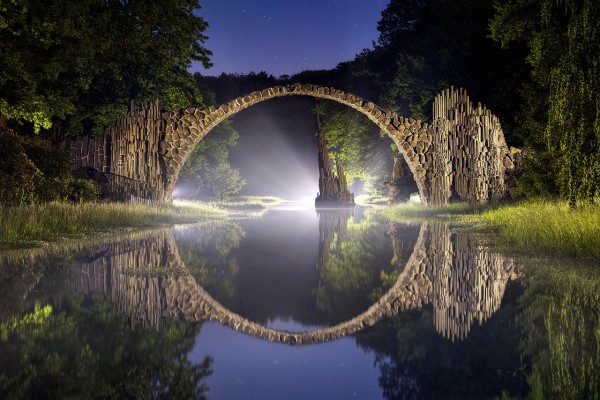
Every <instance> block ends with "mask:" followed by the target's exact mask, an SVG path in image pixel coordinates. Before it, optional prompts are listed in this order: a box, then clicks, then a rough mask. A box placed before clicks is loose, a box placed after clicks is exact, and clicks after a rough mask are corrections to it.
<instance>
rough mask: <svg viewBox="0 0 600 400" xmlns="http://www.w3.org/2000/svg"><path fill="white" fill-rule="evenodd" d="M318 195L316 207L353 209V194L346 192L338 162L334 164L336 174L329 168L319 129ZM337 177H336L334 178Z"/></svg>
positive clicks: (329, 162) (341, 169)
mask: <svg viewBox="0 0 600 400" xmlns="http://www.w3.org/2000/svg"><path fill="white" fill-rule="evenodd" d="M318 142H319V194H318V195H317V198H316V199H315V206H316V207H354V194H352V193H350V192H349V191H348V183H347V182H346V176H345V175H344V170H343V168H342V165H341V163H340V162H337V163H336V173H337V174H334V173H333V169H332V168H331V160H330V159H329V151H328V150H327V142H326V141H325V135H324V134H323V132H322V131H321V130H320V129H319V132H318ZM336 175H337V176H336Z"/></svg>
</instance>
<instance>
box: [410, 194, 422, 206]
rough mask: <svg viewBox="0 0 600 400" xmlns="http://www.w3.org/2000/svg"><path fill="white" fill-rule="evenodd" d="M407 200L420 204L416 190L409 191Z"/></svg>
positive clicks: (419, 197)
mask: <svg viewBox="0 0 600 400" xmlns="http://www.w3.org/2000/svg"><path fill="white" fill-rule="evenodd" d="M408 202H409V203H414V204H421V203H422V201H421V196H419V193H417V192H414V193H411V194H410V197H409V198H408Z"/></svg>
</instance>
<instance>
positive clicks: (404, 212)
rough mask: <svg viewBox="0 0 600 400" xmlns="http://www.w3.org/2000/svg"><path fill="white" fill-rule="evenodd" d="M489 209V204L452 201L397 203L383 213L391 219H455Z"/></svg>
mask: <svg viewBox="0 0 600 400" xmlns="http://www.w3.org/2000/svg"><path fill="white" fill-rule="evenodd" d="M489 209H491V206H486V205H479V204H469V203H452V204H447V205H444V206H424V205H420V204H411V205H406V204H399V205H394V206H390V207H388V208H387V209H385V210H384V211H383V215H384V216H385V217H387V218H389V219H391V220H406V219H412V220H423V219H424V220H427V219H445V220H453V221H455V222H456V221H457V218H460V217H464V216H466V215H470V216H473V215H478V214H481V213H482V212H484V211H486V210H489Z"/></svg>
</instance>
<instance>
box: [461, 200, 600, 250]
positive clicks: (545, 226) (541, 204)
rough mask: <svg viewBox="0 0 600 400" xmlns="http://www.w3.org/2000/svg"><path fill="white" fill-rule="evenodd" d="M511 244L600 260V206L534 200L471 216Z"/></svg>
mask: <svg viewBox="0 0 600 400" xmlns="http://www.w3.org/2000/svg"><path fill="white" fill-rule="evenodd" d="M470 218H471V219H472V220H474V221H475V222H478V223H481V224H483V226H484V227H488V228H489V229H491V230H492V231H493V232H495V233H496V234H497V235H498V236H499V237H500V238H501V239H503V240H505V241H507V242H508V244H510V245H511V246H513V247H515V248H517V249H519V250H523V251H527V252H529V253H534V254H553V255H557V256H562V257H591V258H596V259H598V260H600V207H599V206H594V205H586V206H579V207H577V208H575V209H572V208H570V207H569V205H568V204H567V203H566V202H549V201H532V202H526V203H520V204H514V205H508V206H504V207H499V208H496V209H490V210H487V211H485V212H483V213H481V214H479V215H473V216H471V217H470Z"/></svg>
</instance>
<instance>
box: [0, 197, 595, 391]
mask: <svg viewBox="0 0 600 400" xmlns="http://www.w3.org/2000/svg"><path fill="white" fill-rule="evenodd" d="M490 245H494V243H489V239H487V238H485V237H480V236H471V235H469V234H467V233H466V232H464V231H463V230H461V229H460V228H457V227H453V226H450V225H448V224H446V223H443V222H437V221H436V222H434V221H427V222H409V221H407V222H402V223H391V222H389V221H387V220H386V219H384V218H383V217H382V216H381V215H380V214H379V213H378V212H377V211H376V210H365V209H362V208H358V207H357V208H356V209H354V210H353V211H348V210H346V211H343V210H339V211H334V210H329V211H319V212H317V211H315V209H314V207H312V206H308V205H303V204H301V203H291V202H288V203H283V204H282V205H279V206H276V207H274V208H272V209H270V210H269V211H267V212H266V213H264V214H263V215H248V216H242V217H240V218H237V219H234V220H230V221H227V222H219V223H216V222H213V223H204V224H199V225H195V226H176V227H172V228H163V229H157V230H147V231H133V232H130V233H122V234H118V235H114V236H106V237H101V238H97V239H94V240H93V241H92V242H90V243H88V244H85V245H80V246H78V248H77V249H56V250H55V249H46V250H43V251H35V252H32V253H31V254H23V253H22V252H6V253H0V263H1V265H0V302H1V304H2V306H1V309H0V398H2V399H21V398H31V399H54V398H60V399H62V398H73V399H87V398H136V399H137V398H139V399H147V398H152V399H157V398H208V399H521V398H540V399H541V398H561V399H563V398H577V399H587V398H598V397H599V396H600V394H599V393H600V391H599V382H600V378H599V377H600V362H599V359H600V346H599V343H600V273H599V272H598V271H599V268H598V265H597V263H596V264H594V263H593V262H590V263H588V265H571V264H568V263H565V262H559V261H557V260H551V261H549V260H540V259H536V260H528V261H524V258H523V257H520V258H519V259H518V262H517V258H516V257H514V255H510V254H503V253H502V252H500V251H499V250H497V248H498V247H496V246H493V247H492V249H490Z"/></svg>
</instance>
